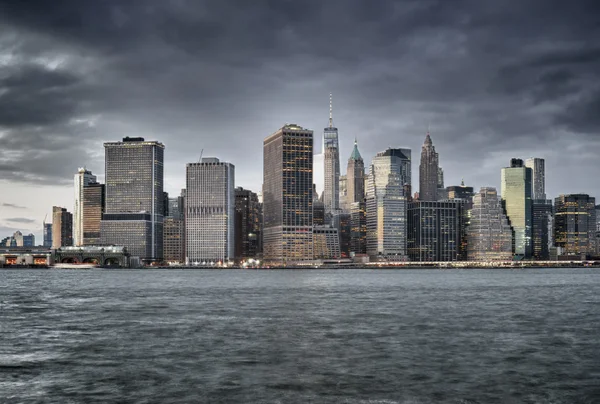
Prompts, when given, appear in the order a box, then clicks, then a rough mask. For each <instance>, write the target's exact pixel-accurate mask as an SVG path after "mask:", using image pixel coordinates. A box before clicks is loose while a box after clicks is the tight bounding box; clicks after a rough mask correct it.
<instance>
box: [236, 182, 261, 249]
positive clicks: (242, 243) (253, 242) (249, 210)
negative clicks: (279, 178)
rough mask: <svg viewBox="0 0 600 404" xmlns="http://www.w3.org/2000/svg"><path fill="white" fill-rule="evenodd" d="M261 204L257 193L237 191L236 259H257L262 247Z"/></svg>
mask: <svg viewBox="0 0 600 404" xmlns="http://www.w3.org/2000/svg"><path fill="white" fill-rule="evenodd" d="M260 237H261V234H260V204H259V202H258V195H256V193H254V192H252V191H250V190H248V189H244V188H242V187H238V188H236V189H235V257H236V259H238V260H243V259H248V258H257V257H258V255H259V247H260Z"/></svg>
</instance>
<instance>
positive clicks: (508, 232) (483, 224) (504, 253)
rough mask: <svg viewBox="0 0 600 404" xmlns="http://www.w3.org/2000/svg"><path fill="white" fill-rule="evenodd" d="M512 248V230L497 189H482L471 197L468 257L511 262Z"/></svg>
mask: <svg viewBox="0 0 600 404" xmlns="http://www.w3.org/2000/svg"><path fill="white" fill-rule="evenodd" d="M513 249H514V244H513V230H512V228H511V227H510V222H509V221H508V217H507V216H506V214H505V212H504V209H503V207H502V203H501V202H500V199H499V198H498V193H497V192H496V188H491V187H487V188H481V190H480V191H479V192H478V193H476V194H475V196H474V197H473V207H472V209H471V214H470V218H469V225H468V226H467V259H468V260H469V261H510V260H511V259H512V258H513Z"/></svg>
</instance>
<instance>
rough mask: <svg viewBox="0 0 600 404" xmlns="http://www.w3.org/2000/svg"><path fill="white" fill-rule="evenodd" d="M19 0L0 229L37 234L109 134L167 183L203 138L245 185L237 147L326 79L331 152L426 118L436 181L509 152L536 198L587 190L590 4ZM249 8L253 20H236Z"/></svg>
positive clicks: (305, 103)
mask: <svg viewBox="0 0 600 404" xmlns="http://www.w3.org/2000/svg"><path fill="white" fill-rule="evenodd" d="M20 3H21V2H10V3H0V21H1V22H2V24H1V26H2V28H1V29H0V41H1V43H2V44H3V45H6V46H5V47H3V49H10V51H2V52H0V58H1V59H2V61H3V65H2V66H3V67H2V70H3V75H2V76H1V77H0V87H1V88H2V89H4V90H5V91H4V92H3V93H2V96H1V97H0V105H2V108H1V109H0V139H1V141H2V145H3V148H2V150H1V151H0V187H1V188H2V191H3V192H2V196H0V232H1V234H4V235H9V234H12V233H14V231H16V230H21V231H23V232H24V233H28V232H29V231H32V232H33V233H34V234H35V235H36V238H37V239H38V240H41V236H42V234H41V228H42V226H41V223H42V221H43V219H44V216H45V215H46V214H50V208H49V207H51V206H53V205H55V206H64V207H66V208H67V209H69V210H72V205H73V202H72V192H73V191H72V188H71V183H72V178H73V174H74V173H76V170H77V168H78V167H81V166H84V165H85V166H86V167H87V168H88V169H89V170H90V171H92V172H94V173H98V180H99V181H100V182H104V178H103V176H102V175H100V173H102V172H103V171H104V169H103V165H104V164H103V158H102V154H103V153H102V147H101V145H102V143H103V142H104V141H110V140H112V139H117V138H120V137H124V136H132V137H134V136H143V137H146V138H150V139H156V140H158V141H161V142H163V143H164V144H166V145H167V146H168V150H167V152H166V155H165V168H166V171H165V190H166V191H167V192H169V193H170V194H177V192H178V191H179V190H180V189H181V188H182V187H183V186H184V182H185V168H184V164H181V163H180V162H184V163H185V162H191V161H197V159H198V155H199V154H200V151H201V150H202V149H205V150H206V151H207V153H209V154H210V155H217V156H220V157H221V158H222V159H223V160H224V161H231V162H232V163H233V164H236V166H237V167H238V172H239V173H240V175H238V178H237V183H236V185H239V186H243V187H244V188H246V189H250V190H253V191H255V192H257V191H259V190H260V187H261V172H262V166H261V163H260V162H256V159H248V158H246V157H247V156H248V155H259V154H260V150H261V143H262V139H263V137H264V134H265V133H270V132H271V131H272V130H273V128H275V127H280V126H281V124H282V123H283V122H298V123H300V124H302V125H303V126H305V127H308V128H310V129H312V130H315V131H317V132H316V133H318V132H319V128H322V127H324V126H325V125H326V123H327V94H329V93H330V92H332V93H334V94H335V96H336V126H337V127H338V128H339V130H340V139H339V142H340V156H341V157H340V158H341V159H342V160H341V161H342V162H343V161H344V159H345V158H346V156H348V155H349V154H350V153H351V151H352V144H353V141H354V138H358V141H359V143H360V144H361V153H362V155H363V157H364V158H365V164H369V163H370V160H371V158H372V157H373V156H374V155H375V154H376V153H377V152H379V151H381V150H384V149H386V148H387V147H401V148H410V149H412V150H413V151H414V152H415V153H416V151H417V150H419V147H420V145H421V144H422V138H423V134H424V133H425V131H426V128H427V125H428V123H431V133H432V136H434V139H435V144H436V150H437V151H438V152H439V153H440V155H441V156H444V160H443V166H444V174H445V182H446V185H447V186H449V185H457V184H458V183H460V179H461V178H464V180H465V183H466V184H467V185H468V186H472V187H474V188H475V189H476V190H477V189H479V188H480V187H483V186H492V187H496V188H497V189H500V173H499V168H501V167H503V166H505V164H506V161H508V160H509V159H510V158H511V157H513V156H515V155H518V156H522V157H523V158H527V157H529V156H536V157H541V158H545V160H546V162H547V167H546V177H547V181H546V193H547V196H548V198H549V199H553V198H555V197H556V196H558V195H559V194H563V193H564V194H576V193H587V194H590V195H591V196H596V195H597V190H598V189H599V188H600V179H596V178H595V177H591V178H590V176H585V175H584V176H581V175H576V174H577V173H579V172H594V171H595V170H597V169H598V163H597V162H596V158H595V156H596V155H597V154H598V149H599V148H600V144H598V143H597V142H596V141H595V140H594V137H593V135H594V134H595V133H597V131H598V128H599V127H600V122H598V119H597V114H595V112H594V111H596V109H597V105H598V99H599V98H598V95H599V94H600V93H599V89H598V86H597V85H596V84H594V83H595V82H596V81H597V78H598V74H599V73H598V72H599V71H600V69H598V65H599V63H600V57H599V56H598V55H599V53H598V50H597V48H596V47H595V46H594V45H593V44H592V43H590V41H589V38H591V37H595V36H596V35H595V34H594V32H596V33H597V32H598V27H597V26H596V25H594V21H595V20H594V19H593V16H594V15H597V9H596V7H597V6H596V5H595V4H593V3H580V4H578V5H577V6H574V5H569V4H563V3H554V2H533V3H528V4H522V3H511V2H503V3H502V4H496V5H489V4H488V5H484V4H467V2H458V3H457V4H454V5H452V6H451V7H450V6H449V5H446V4H445V3H443V2H436V1H432V2H421V3H402V4H400V5H398V4H397V3H395V2H385V1H382V2H378V4H377V5H372V4H370V3H366V2H363V1H356V0H354V1H347V2H343V3H341V2H339V3H338V2H328V3H327V4H320V3H319V4H312V3H311V4H305V5H303V6H302V7H301V8H299V7H300V6H299V5H294V4H288V3H282V4H278V5H277V6H273V7H271V8H269V7H264V8H260V7H256V8H255V7H251V6H249V5H245V3H236V2H229V3H228V4H222V5H216V4H215V5H211V6H208V7H207V8H206V9H202V10H201V7H199V6H195V5H194V4H186V3H178V4H175V3H167V2H156V3H154V5H155V7H154V8H153V9H150V10H147V9H145V8H143V7H140V6H138V5H136V4H118V3H112V2H110V1H108V2H102V3H98V4H88V3H87V2H75V3H68V2H66V3H60V4H55V5H52V9H48V7H49V6H48V5H47V4H45V3H44V2H41V3H39V4H32V3H31V2H27V4H20ZM32 10H37V11H36V12H32ZM224 13H227V15H228V16H229V17H228V23H227V27H225V26H224V25H221V24H223V22H222V21H221V19H219V18H218V17H219V16H220V15H223V14H224ZM332 13H333V14H335V15H338V16H339V17H340V18H339V19H338V20H336V21H335V22H334V23H333V24H332V22H331V20H330V19H329V18H328V16H330V15H331V14H332ZM65 16H66V17H65ZM371 19H372V20H374V21H378V24H376V26H373V25H372V24H371V23H370V22H369V21H370V20H371ZM274 20H276V21H286V23H285V25H280V24H275V25H272V24H268V23H267V22H268V21H274ZM142 21H144V22H143V23H142ZM339 21H348V22H350V24H343V25H340V24H339ZM249 22H252V26H254V27H256V26H260V27H261V29H257V30H253V31H252V32H251V33H250V34H248V30H247V29H246V28H247V27H248V23H249ZM158 26H161V27H168V29H165V30H159V29H158V28H156V27H158ZM350 26H352V27H353V28H352V29H353V30H360V31H361V32H362V33H363V34H362V35H361V36H355V35H348V31H347V30H348V29H349V27H350ZM216 32H218V33H219V34H218V35H216V34H215V33H216ZM316 32H318V33H319V34H318V35H316V34H315V33H316ZM197 33H199V34H201V35H196V34H197ZM205 34H206V35H205ZM198 37H202V38H203V40H201V41H200V40H197V39H193V40H191V39H190V38H198ZM500 37H501V38H502V43H498V38H500ZM373 43H375V44H377V45H376V46H373V45H372V44H373ZM134 50H135V51H134ZM250 55H252V56H253V57H250ZM254 56H256V57H254ZM257 60H258V61H259V63H257ZM174 61H175V62H176V63H173V62H174ZM442 61H443V63H440V62H442ZM204 76H210V77H211V80H210V81H207V80H201V79H199V78H202V77H204ZM149 83H152V85H148V84H149ZM590 83H592V84H590ZM291 93H293V94H294V98H293V99H292V100H288V98H287V94H291ZM55 94H57V95H58V96H54V95H55ZM283 100H286V102H283ZM232 144H234V145H235V146H236V147H231V145H232ZM317 144H319V142H318V141H315V145H317ZM413 169H416V167H413ZM342 171H343V168H342ZM417 180H418V179H417V178H416V176H414V177H413V179H412V181H413V184H416V183H417ZM413 190H415V189H414V188H413ZM19 207H24V208H26V209H19Z"/></svg>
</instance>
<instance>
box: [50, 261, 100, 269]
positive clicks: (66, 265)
mask: <svg viewBox="0 0 600 404" xmlns="http://www.w3.org/2000/svg"><path fill="white" fill-rule="evenodd" d="M50 268H56V269H92V268H98V265H97V264H87V263H86V264H72V263H66V262H65V263H56V264H54V265H52V266H51V267H50Z"/></svg>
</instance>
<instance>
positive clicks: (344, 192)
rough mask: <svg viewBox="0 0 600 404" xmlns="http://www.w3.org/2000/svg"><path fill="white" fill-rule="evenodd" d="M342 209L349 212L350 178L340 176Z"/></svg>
mask: <svg viewBox="0 0 600 404" xmlns="http://www.w3.org/2000/svg"><path fill="white" fill-rule="evenodd" d="M321 200H322V198H321ZM340 209H342V210H344V211H346V210H348V178H347V177H346V176H345V175H340ZM328 216H329V217H331V215H330V214H328Z"/></svg>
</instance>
